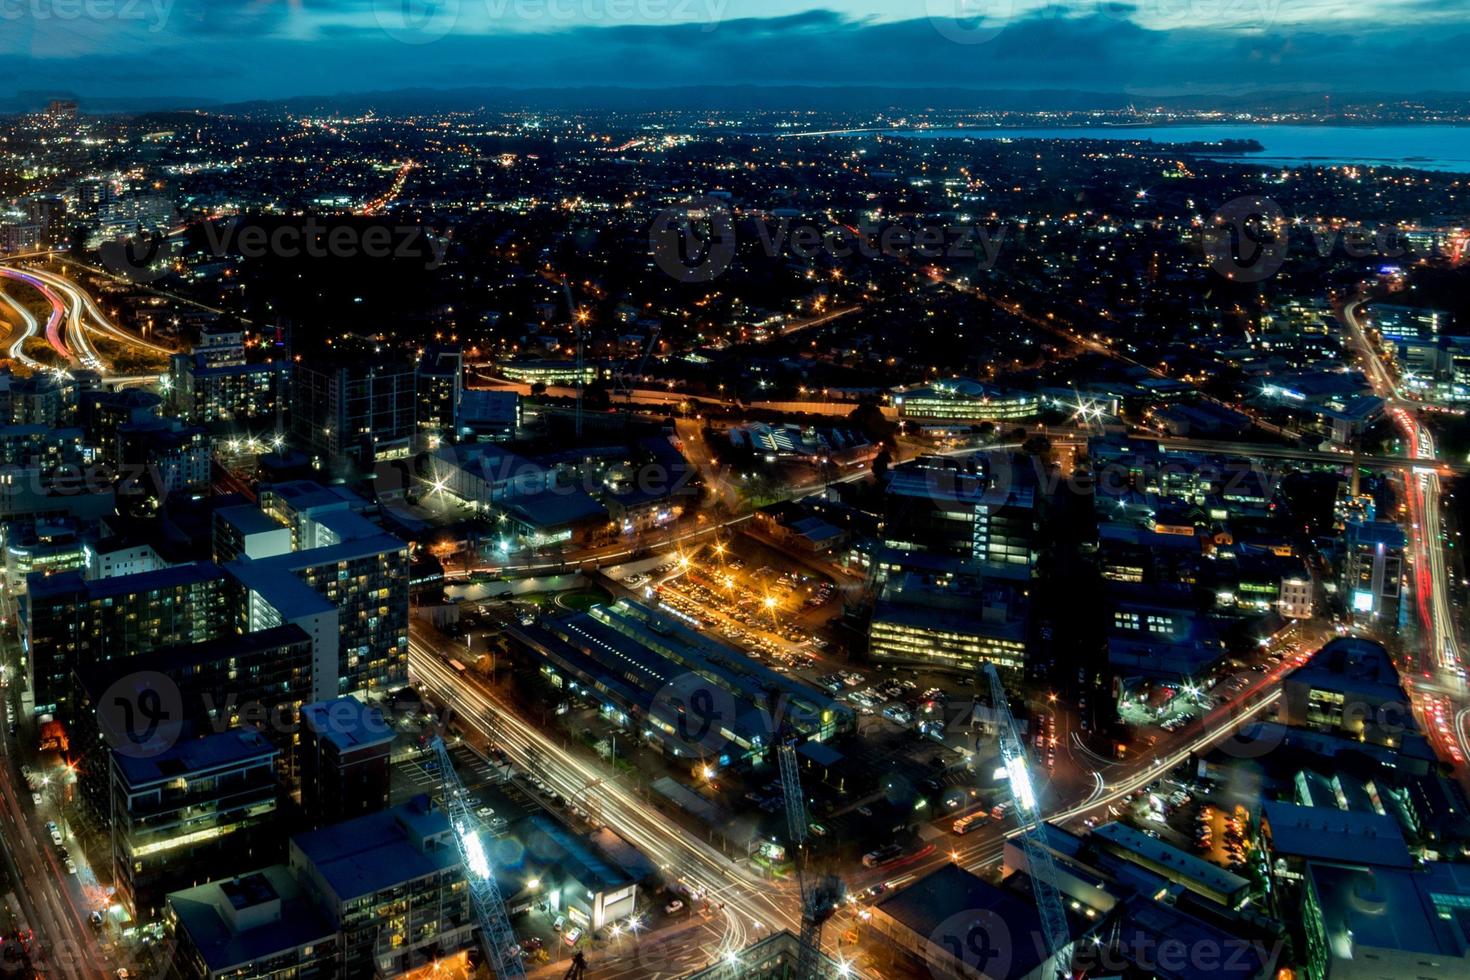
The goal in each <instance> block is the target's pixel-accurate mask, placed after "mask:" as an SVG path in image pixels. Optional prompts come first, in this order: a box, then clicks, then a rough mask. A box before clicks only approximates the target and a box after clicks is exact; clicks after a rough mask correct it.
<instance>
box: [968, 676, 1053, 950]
mask: <svg viewBox="0 0 1470 980" xmlns="http://www.w3.org/2000/svg"><path fill="white" fill-rule="evenodd" d="M984 669H985V674H986V676H987V677H988V678H989V679H990V700H991V702H992V703H993V704H994V707H995V730H996V738H997V741H998V742H999V743H1000V761H1001V764H1002V765H1003V766H1004V767H1005V771H1006V786H1007V788H1008V789H1009V790H1010V794H1011V802H1012V803H1013V804H1014V805H1015V808H1016V823H1017V826H1018V827H1020V830H1021V833H1020V837H1021V846H1022V847H1023V848H1024V849H1025V851H1026V867H1027V870H1029V871H1030V875H1029V877H1030V879H1031V890H1032V891H1033V892H1034V893H1035V895H1036V911H1037V914H1038V915H1040V917H1041V931H1042V934H1043V938H1044V939H1045V940H1046V948H1047V952H1048V953H1049V954H1050V955H1053V956H1055V955H1056V954H1058V953H1059V952H1061V951H1062V950H1063V949H1065V948H1066V947H1067V944H1068V943H1070V942H1071V941H1072V940H1071V930H1069V929H1068V928H1067V913H1066V911H1065V910H1064V909H1063V908H1062V892H1061V889H1060V888H1059V887H1058V886H1057V864H1056V861H1055V860H1054V859H1053V858H1052V853H1051V848H1050V847H1049V846H1048V844H1047V840H1046V824H1045V823H1044V822H1043V821H1042V819H1041V806H1040V803H1039V801H1038V800H1037V798H1036V787H1035V786H1034V785H1033V784H1032V782H1031V767H1030V765H1029V764H1028V762H1027V759H1026V744H1025V743H1024V742H1022V741H1021V736H1020V734H1019V733H1018V732H1017V731H1016V719H1015V718H1014V717H1012V716H1011V705H1010V702H1009V700H1007V698H1006V689H1005V685H1004V684H1002V683H1001V680H1000V671H998V670H996V669H995V664H993V663H991V662H989V661H986V662H985V665H984ZM1057 975H1058V976H1062V975H1063V971H1062V970H1061V968H1058V969H1057Z"/></svg>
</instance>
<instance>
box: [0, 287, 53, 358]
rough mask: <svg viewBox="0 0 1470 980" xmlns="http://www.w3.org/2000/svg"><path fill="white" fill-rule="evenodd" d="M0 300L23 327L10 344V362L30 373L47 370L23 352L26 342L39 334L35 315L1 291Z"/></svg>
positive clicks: (38, 325)
mask: <svg viewBox="0 0 1470 980" xmlns="http://www.w3.org/2000/svg"><path fill="white" fill-rule="evenodd" d="M0 300H3V301H4V302H5V305H6V306H8V307H10V308H11V310H13V311H14V312H15V315H16V316H18V317H20V322H21V323H22V324H23V325H24V327H25V329H24V330H22V331H21V333H20V336H18V337H16V338H15V340H14V341H12V342H11V344H10V358H11V360H15V361H19V362H20V363H22V364H24V365H25V366H26V367H28V368H30V369H31V370H32V371H45V370H48V368H47V367H46V365H44V364H42V363H41V362H40V361H38V360H36V359H35V358H33V357H31V356H30V355H29V354H27V353H26V351H25V344H26V341H27V340H30V339H31V338H32V337H35V336H37V335H38V334H39V333H40V332H41V330H40V324H39V323H38V322H37V320H36V316H35V314H33V313H32V312H31V311H30V309H29V308H28V307H26V306H25V304H23V303H19V302H16V300H15V297H13V296H11V295H10V294H9V293H8V292H6V291H4V290H3V289H0Z"/></svg>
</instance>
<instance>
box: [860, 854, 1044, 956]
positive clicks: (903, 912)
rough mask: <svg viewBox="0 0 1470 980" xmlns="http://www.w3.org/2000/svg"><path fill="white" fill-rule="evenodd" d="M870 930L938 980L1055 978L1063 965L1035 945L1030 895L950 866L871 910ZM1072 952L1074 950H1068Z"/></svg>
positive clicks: (1036, 917) (1036, 919)
mask: <svg viewBox="0 0 1470 980" xmlns="http://www.w3.org/2000/svg"><path fill="white" fill-rule="evenodd" d="M872 913H873V917H872V919H871V920H870V923H869V924H870V926H871V928H872V931H873V932H874V933H875V934H876V935H877V936H878V938H879V939H881V940H882V941H884V942H886V943H887V944H888V945H889V946H890V947H892V948H893V949H894V950H895V951H896V952H897V953H898V954H899V955H901V956H902V957H903V958H904V959H906V960H907V961H908V962H909V963H910V964H911V965H912V966H913V967H915V968H917V969H919V970H922V971H926V972H927V975H928V976H932V977H934V978H935V980H1051V978H1052V977H1055V976H1057V975H1058V972H1059V969H1060V968H1061V966H1063V965H1064V964H1065V962H1066V960H1065V959H1062V960H1061V961H1060V963H1059V962H1058V961H1059V956H1058V954H1059V953H1060V954H1062V956H1065V955H1066V951H1065V950H1047V949H1046V948H1045V946H1044V944H1043V943H1041V942H1039V941H1038V937H1040V936H1041V935H1042V925H1041V916H1040V914H1039V913H1038V912H1037V910H1036V905H1035V902H1034V901H1032V900H1030V896H1029V893H1028V894H1027V896H1026V897H1022V896H1021V895H1020V894H1019V893H1018V892H1017V891H1015V890H1013V889H1008V888H1005V887H1002V886H999V885H993V884H991V883H990V882H988V881H986V880H985V879H983V878H981V877H979V876H977V875H975V874H972V873H971V872H969V871H966V870H965V869H964V868H961V867H960V866H959V865H957V864H946V865H944V866H943V867H940V868H937V869H936V870H934V871H931V872H929V873H928V874H926V875H923V876H922V877H920V878H918V879H917V880H915V881H913V882H911V883H910V884H908V885H905V886H904V887H902V888H901V889H899V890H898V891H896V892H894V893H892V894H891V895H889V896H888V897H886V898H883V899H881V900H880V901H878V902H877V903H875V904H874V905H873V907H872ZM1069 949H1070V947H1069Z"/></svg>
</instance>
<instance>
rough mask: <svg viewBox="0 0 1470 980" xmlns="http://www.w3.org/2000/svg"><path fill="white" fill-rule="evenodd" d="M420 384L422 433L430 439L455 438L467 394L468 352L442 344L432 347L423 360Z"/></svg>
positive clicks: (419, 370)
mask: <svg viewBox="0 0 1470 980" xmlns="http://www.w3.org/2000/svg"><path fill="white" fill-rule="evenodd" d="M416 383H417V392H418V393H417V397H418V409H417V420H418V428H419V432H420V433H422V434H423V435H424V436H425V437H427V438H435V439H444V440H449V439H453V438H454V436H455V433H456V431H457V430H458V428H459V408H460V401H461V399H462V398H463V397H464V355H463V354H462V353H460V352H459V351H457V350H448V349H445V348H443V347H439V346H434V347H431V348H429V349H428V350H427V351H426V352H425V353H424V356H423V357H422V358H421V359H420V360H419V367H418V379H417V382H416Z"/></svg>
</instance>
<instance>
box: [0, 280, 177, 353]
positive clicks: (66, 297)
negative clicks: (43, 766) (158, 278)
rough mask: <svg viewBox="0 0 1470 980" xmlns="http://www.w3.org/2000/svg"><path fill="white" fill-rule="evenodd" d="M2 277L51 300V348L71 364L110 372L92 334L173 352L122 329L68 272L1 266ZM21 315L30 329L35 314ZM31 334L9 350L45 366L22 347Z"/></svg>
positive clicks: (48, 327)
mask: <svg viewBox="0 0 1470 980" xmlns="http://www.w3.org/2000/svg"><path fill="white" fill-rule="evenodd" d="M0 278H5V279H10V280H12V281H15V282H19V283H22V284H24V285H26V286H29V287H31V288H32V289H35V290H36V291H37V292H39V293H40V294H41V295H42V296H43V297H45V299H46V300H47V302H48V303H50V304H51V315H50V317H49V318H48V320H47V323H46V330H45V334H46V339H47V341H49V342H50V344H51V347H52V349H53V350H55V351H56V353H57V354H58V355H60V356H61V357H63V358H65V359H66V360H67V362H68V363H69V364H72V365H79V366H81V367H83V368H87V369H88V370H92V371H98V372H101V373H104V374H106V373H109V372H110V366H109V365H107V364H106V363H105V362H104V361H103V359H102V356H101V355H100V354H99V353H98V352H97V348H96V347H95V346H93V344H92V335H93V334H96V335H100V336H105V337H107V338H108V339H109V340H113V341H116V342H117V343H120V344H123V345H126V346H132V347H141V348H143V349H145V350H148V351H149V352H151V353H154V354H160V355H164V356H167V355H169V354H172V353H173V350H172V348H169V347H164V346H162V345H160V344H155V343H152V342H151V341H147V340H144V339H142V338H141V337H137V336H135V335H133V334H131V333H128V332H127V331H125V330H123V329H122V328H121V327H119V326H118V325H117V324H115V323H114V322H112V320H111V319H110V318H109V317H108V316H107V315H106V314H105V313H103V312H102V308H101V307H100V306H98V305H97V302H96V300H94V299H93V298H92V297H91V295H90V294H88V293H87V291H86V290H84V289H82V288H81V287H80V286H78V285H77V284H76V283H74V282H72V281H71V280H70V279H67V278H66V277H65V276H60V275H57V274H56V273H54V272H46V271H43V270H39V269H24V270H22V269H15V268H10V267H7V266H0ZM5 299H6V301H7V303H8V304H9V305H10V306H11V307H13V308H15V309H17V311H21V307H20V306H19V305H18V304H17V303H16V302H15V301H14V299H13V298H11V297H9V296H6V297H5ZM22 316H23V318H24V319H25V322H26V325H27V328H28V331H30V329H31V327H32V325H33V323H34V317H32V316H30V314H29V313H28V312H22ZM31 336H35V333H34V332H27V333H26V334H25V335H24V336H22V337H21V338H20V339H19V340H17V341H16V342H15V343H14V344H12V345H11V348H10V354H11V356H12V357H16V358H17V359H18V360H21V361H22V362H23V363H26V364H27V366H29V367H33V368H37V367H42V365H39V364H38V363H37V362H36V361H34V360H33V359H32V358H29V357H25V356H23V354H24V352H23V350H22V349H21V347H22V346H23V345H24V343H25V341H26V339H28V338H29V337H31Z"/></svg>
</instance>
